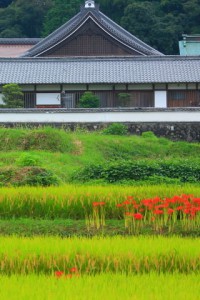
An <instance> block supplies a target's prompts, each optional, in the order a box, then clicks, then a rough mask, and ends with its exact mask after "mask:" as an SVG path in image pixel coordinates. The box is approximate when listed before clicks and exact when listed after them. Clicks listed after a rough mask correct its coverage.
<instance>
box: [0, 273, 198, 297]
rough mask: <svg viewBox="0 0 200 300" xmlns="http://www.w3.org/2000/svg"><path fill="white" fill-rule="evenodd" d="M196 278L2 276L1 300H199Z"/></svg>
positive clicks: (164, 276) (161, 275) (122, 275)
mask: <svg viewBox="0 0 200 300" xmlns="http://www.w3.org/2000/svg"><path fill="white" fill-rule="evenodd" d="M199 279H200V278H199V276H196V275H194V274H190V275H185V274H179V273H174V274H173V275H171V274H162V273H161V274H158V273H155V272H153V273H149V274H145V275H141V274H139V275H129V276H126V275H125V274H115V275H113V274H112V273H106V274H105V273H103V274H100V275H95V276H87V275H83V276H80V277H78V276H76V277H72V278H70V277H67V276H66V277H63V278H61V279H58V278H56V277H55V276H54V275H51V276H45V275H35V274H31V275H28V276H18V275H12V276H10V277H8V276H0V287H1V288H0V299H9V300H18V299H20V300H27V299H29V300H47V299H48V300H55V299H61V300H65V299H74V300H80V299H81V300H88V299H92V300H101V299H106V300H122V299H123V300H147V299H148V300H174V299H176V300H182V299H185V300H199V299H200V296H199V290H200V280H199Z"/></svg>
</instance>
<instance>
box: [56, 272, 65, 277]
mask: <svg viewBox="0 0 200 300" xmlns="http://www.w3.org/2000/svg"><path fill="white" fill-rule="evenodd" d="M54 274H55V276H56V277H57V278H60V277H62V276H63V275H64V272H63V271H56V272H55V273H54Z"/></svg>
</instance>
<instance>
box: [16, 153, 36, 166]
mask: <svg viewBox="0 0 200 300" xmlns="http://www.w3.org/2000/svg"><path fill="white" fill-rule="evenodd" d="M17 164H18V165H19V166H21V167H29V166H38V165H39V164H40V162H39V159H38V157H37V156H35V155H32V154H29V153H23V154H22V155H21V156H20V157H19V159H18V160H17Z"/></svg>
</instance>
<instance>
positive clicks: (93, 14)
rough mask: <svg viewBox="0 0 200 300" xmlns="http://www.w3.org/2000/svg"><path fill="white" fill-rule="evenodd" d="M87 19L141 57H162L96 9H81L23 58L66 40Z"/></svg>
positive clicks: (38, 53)
mask: <svg viewBox="0 0 200 300" xmlns="http://www.w3.org/2000/svg"><path fill="white" fill-rule="evenodd" d="M88 18H91V19H93V20H94V21H95V22H96V23H97V24H98V25H99V26H100V27H101V28H102V29H103V30H104V31H106V32H107V33H108V34H110V35H111V36H112V37H113V38H115V39H117V40H119V41H121V42H122V43H123V44H125V45H126V46H127V47H129V48H131V49H134V50H136V51H138V52H139V53H141V54H143V55H163V54H162V53H160V52H159V51H157V50H155V49H154V48H152V47H150V46H149V45H147V44H145V43H144V42H142V41H141V40H139V39H138V38H136V37H135V36H133V35H132V34H130V33H129V32H127V31H126V30H125V29H123V28H122V27H121V26H119V25H118V24H116V23H115V22H113V21H112V20H111V19H109V18H108V17H106V16H105V15H104V14H103V13H101V12H100V11H99V10H98V9H88V8H87V9H85V8H83V9H82V10H81V11H80V12H79V13H78V14H77V15H75V16H74V17H73V18H72V19H70V20H69V21H68V22H67V23H65V24H64V25H62V26H61V27H60V28H58V29H57V30H55V31H54V32H53V33H51V34H50V35H49V36H47V37H46V38H44V39H43V40H42V41H41V42H39V43H38V44H37V45H36V46H35V47H33V48H32V49H31V50H29V51H27V52H26V53H25V54H24V55H23V56H25V57H34V56H39V55H40V54H41V53H43V52H45V51H47V50H48V49H49V48H52V47H53V46H54V45H55V44H58V43H60V42H62V41H63V40H65V39H67V38H68V36H70V35H71V34H72V33H73V32H75V31H76V29H77V28H79V27H80V26H81V25H82V24H83V23H84V22H85V21H86V20H87V19H88Z"/></svg>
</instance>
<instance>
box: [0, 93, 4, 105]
mask: <svg viewBox="0 0 200 300" xmlns="http://www.w3.org/2000/svg"><path fill="white" fill-rule="evenodd" d="M0 104H4V102H3V95H2V94H0Z"/></svg>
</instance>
